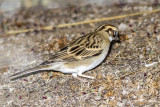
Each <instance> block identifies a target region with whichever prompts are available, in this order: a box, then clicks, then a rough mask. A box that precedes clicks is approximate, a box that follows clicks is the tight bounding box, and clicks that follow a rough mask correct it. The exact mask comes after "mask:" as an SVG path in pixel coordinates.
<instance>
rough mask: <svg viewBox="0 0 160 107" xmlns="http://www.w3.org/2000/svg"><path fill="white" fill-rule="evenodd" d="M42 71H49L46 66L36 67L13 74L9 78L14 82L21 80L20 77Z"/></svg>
mask: <svg viewBox="0 0 160 107" xmlns="http://www.w3.org/2000/svg"><path fill="white" fill-rule="evenodd" d="M44 70H49V69H48V66H37V67H34V68H30V69H27V70H25V71H21V72H18V73H15V74H13V75H11V76H9V77H10V79H11V80H16V79H19V78H22V77H26V76H28V75H32V74H36V73H39V72H42V71H44Z"/></svg>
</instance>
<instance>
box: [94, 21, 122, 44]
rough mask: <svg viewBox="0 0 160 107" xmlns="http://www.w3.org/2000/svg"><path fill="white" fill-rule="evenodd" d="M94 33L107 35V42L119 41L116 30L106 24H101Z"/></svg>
mask: <svg viewBox="0 0 160 107" xmlns="http://www.w3.org/2000/svg"><path fill="white" fill-rule="evenodd" d="M95 31H96V32H99V31H103V32H104V33H105V32H106V33H108V35H109V40H110V41H112V40H114V41H119V40H120V39H119V32H118V29H117V28H116V27H115V26H113V25H108V24H103V25H101V26H99V27H98V28H97V29H96V30H95Z"/></svg>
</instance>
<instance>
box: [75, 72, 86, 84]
mask: <svg viewBox="0 0 160 107" xmlns="http://www.w3.org/2000/svg"><path fill="white" fill-rule="evenodd" d="M72 76H73V77H74V78H76V79H77V80H80V81H82V82H87V81H86V80H83V79H81V78H79V77H78V76H77V73H73V74H72Z"/></svg>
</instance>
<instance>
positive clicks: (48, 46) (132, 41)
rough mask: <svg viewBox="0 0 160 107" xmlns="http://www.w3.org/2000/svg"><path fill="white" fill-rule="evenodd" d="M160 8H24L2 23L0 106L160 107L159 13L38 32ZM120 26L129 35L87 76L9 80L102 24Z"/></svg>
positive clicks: (50, 74) (52, 74)
mask: <svg viewBox="0 0 160 107" xmlns="http://www.w3.org/2000/svg"><path fill="white" fill-rule="evenodd" d="M157 8H160V5H159V4H157V5H155V4H143V5H140V4H134V5H127V4H119V5H114V6H112V7H109V6H104V7H97V6H91V5H88V6H85V7H75V6H71V7H68V8H65V9H53V10H49V9H45V8H42V7H34V8H30V9H21V10H20V11H19V12H18V13H17V14H16V15H14V16H13V17H11V18H7V19H6V18H3V17H2V20H1V22H0V25H1V26H0V98H1V100H0V106H1V107H2V106H6V107H14V106H15V107H16V106H32V107H36V106H52V107H53V106H56V107H61V106H65V107H71V106H74V107H75V106H82V107H83V106H87V107H90V106H92V107H94V106H99V107H104V106H110V107H112V106H118V107H119V106H123V107H124V106H137V107H139V106H147V107H151V106H155V107H158V106H160V64H159V63H158V62H160V48H159V47H160V18H159V17H160V13H153V14H149V15H147V14H144V15H140V16H135V17H127V18H123V19H118V20H111V21H106V22H100V23H94V24H93V23H92V24H86V25H78V26H74V27H66V28H62V29H56V30H53V31H39V30H38V28H40V27H42V26H49V25H53V26H55V25H58V24H63V23H72V22H78V21H83V20H91V19H99V18H103V17H110V16H117V15H122V14H127V13H134V12H141V11H150V10H153V9H157ZM104 23H109V24H113V25H115V26H117V27H118V28H119V30H120V33H121V34H124V35H126V36H124V37H123V38H122V39H124V40H122V42H121V43H114V44H113V45H112V47H111V50H110V53H109V55H108V57H107V58H106V59H105V60H104V62H103V63H102V64H101V65H100V66H98V67H96V68H95V69H93V70H91V71H88V72H86V73H85V74H86V75H91V76H94V77H96V79H95V80H90V79H86V78H82V79H83V80H84V81H86V82H84V81H80V80H78V79H75V78H73V77H72V76H71V75H70V74H62V73H59V72H48V73H47V72H44V73H38V74H35V75H30V76H28V77H25V78H21V79H19V80H16V81H10V79H9V75H11V74H14V73H15V72H18V71H23V70H25V69H27V68H31V67H34V66H36V65H38V64H39V63H40V62H41V61H43V60H44V59H45V58H47V57H48V56H49V54H53V53H54V52H55V50H59V49H60V48H62V47H63V46H64V45H66V44H67V42H69V41H71V40H72V39H74V38H77V37H79V36H80V35H82V34H85V33H89V32H91V31H93V30H94V29H95V28H96V27H98V26H99V25H101V24H104ZM27 28H37V31H34V32H29V33H21V34H14V35H6V34H5V32H6V31H9V30H21V29H27Z"/></svg>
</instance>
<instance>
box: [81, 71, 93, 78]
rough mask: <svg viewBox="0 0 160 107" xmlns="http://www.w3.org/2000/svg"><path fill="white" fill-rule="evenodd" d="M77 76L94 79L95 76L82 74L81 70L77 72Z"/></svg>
mask: <svg viewBox="0 0 160 107" xmlns="http://www.w3.org/2000/svg"><path fill="white" fill-rule="evenodd" d="M78 76H80V77H83V78H89V79H95V77H92V76H88V75H84V74H82V73H81V72H78Z"/></svg>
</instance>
